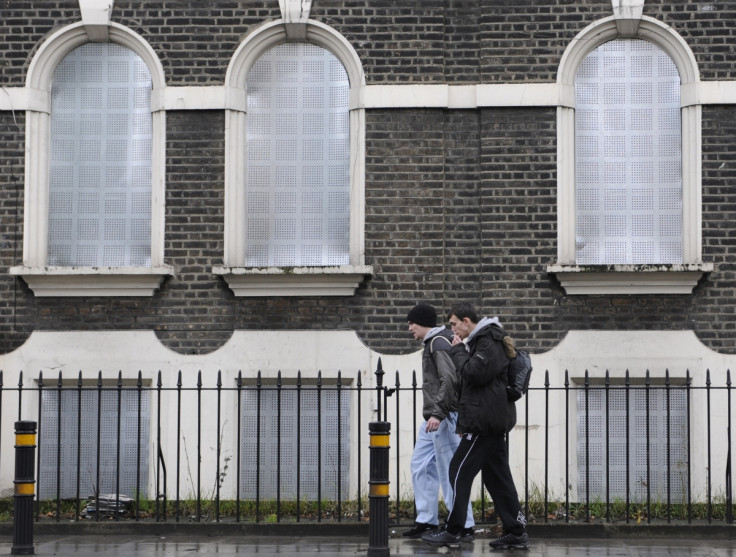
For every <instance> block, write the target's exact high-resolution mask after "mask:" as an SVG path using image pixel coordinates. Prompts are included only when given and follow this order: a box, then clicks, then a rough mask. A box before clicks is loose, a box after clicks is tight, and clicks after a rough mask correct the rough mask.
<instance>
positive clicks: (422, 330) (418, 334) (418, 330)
mask: <svg viewBox="0 0 736 557" xmlns="http://www.w3.org/2000/svg"><path fill="white" fill-rule="evenodd" d="M429 330H430V329H429V327H424V326H423V325H417V324H416V323H412V322H411V321H409V332H410V333H411V334H413V335H414V338H415V339H416V340H424V337H425V336H427V332H428V331H429Z"/></svg>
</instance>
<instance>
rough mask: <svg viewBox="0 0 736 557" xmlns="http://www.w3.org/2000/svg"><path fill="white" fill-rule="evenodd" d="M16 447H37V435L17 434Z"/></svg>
mask: <svg viewBox="0 0 736 557" xmlns="http://www.w3.org/2000/svg"><path fill="white" fill-rule="evenodd" d="M15 445H16V447H27V446H29V445H30V446H32V447H35V446H36V434H35V433H17V434H16V435H15Z"/></svg>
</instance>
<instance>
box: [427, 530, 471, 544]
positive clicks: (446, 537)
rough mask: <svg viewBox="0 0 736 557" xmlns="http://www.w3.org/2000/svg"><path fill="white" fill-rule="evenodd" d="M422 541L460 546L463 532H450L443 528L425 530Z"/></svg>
mask: <svg viewBox="0 0 736 557" xmlns="http://www.w3.org/2000/svg"><path fill="white" fill-rule="evenodd" d="M422 541H423V542H427V543H428V544H429V545H436V546H443V545H444V546H447V547H460V542H461V541H462V534H450V532H448V531H447V530H445V529H444V528H443V529H442V530H435V531H434V532H425V533H424V534H422Z"/></svg>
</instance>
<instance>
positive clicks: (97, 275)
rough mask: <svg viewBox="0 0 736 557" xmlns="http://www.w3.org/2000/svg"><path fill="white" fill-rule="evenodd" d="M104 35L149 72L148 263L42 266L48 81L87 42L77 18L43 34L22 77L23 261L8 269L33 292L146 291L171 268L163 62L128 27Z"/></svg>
mask: <svg viewBox="0 0 736 557" xmlns="http://www.w3.org/2000/svg"><path fill="white" fill-rule="evenodd" d="M107 38H108V40H107V42H111V43H115V44H119V45H121V46H124V47H126V48H128V49H130V50H132V51H133V52H135V53H136V54H138V56H140V57H141V58H142V59H143V61H144V62H145V64H146V66H147V67H148V69H149V71H150V73H151V79H152V88H153V91H152V96H151V97H152V107H151V110H152V120H153V121H152V124H153V142H152V162H151V172H152V184H151V187H152V193H151V196H152V199H151V206H152V214H151V267H146V268H138V267H134V268H127V267H126V268H100V267H94V268H85V267H48V266H47V250H48V209H49V206H48V199H49V149H50V132H51V125H50V123H51V122H50V118H51V84H52V79H53V74H54V70H55V69H56V66H57V65H58V64H59V62H60V61H61V60H62V59H63V58H64V57H65V56H66V55H67V54H69V53H70V52H71V51H72V50H74V49H75V48H77V47H79V46H81V45H83V44H85V43H87V42H90V37H89V35H88V28H87V26H86V25H85V24H84V22H77V23H74V24H71V25H68V26H66V27H63V28H62V29H59V30H58V31H56V32H55V33H53V34H52V35H50V36H49V37H48V38H47V39H46V41H45V42H44V43H43V44H42V45H41V47H40V48H39V49H38V51H37V52H36V54H35V56H34V57H33V60H32V61H31V63H30V65H29V68H28V74H27V76H26V89H27V90H28V92H29V96H30V97H31V98H32V99H34V101H33V102H32V103H30V107H29V110H28V111H27V112H26V172H25V199H24V211H25V213H24V215H25V226H24V231H23V266H22V267H14V268H12V269H11V270H10V272H11V274H14V275H20V276H22V277H23V278H24V279H25V280H26V282H27V283H28V284H29V286H30V287H31V289H32V290H33V291H34V293H35V294H36V295H37V296H85V295H89V291H88V290H87V289H88V288H94V289H95V290H96V291H97V293H98V294H99V295H115V296H139V295H150V294H151V293H152V292H153V290H154V289H155V287H156V286H157V285H158V284H159V283H160V281H161V279H162V276H163V275H165V274H170V273H171V269H170V268H169V267H167V266H166V265H164V200H165V162H166V161H165V152H166V113H165V112H164V111H163V110H162V109H161V108H160V107H157V106H156V99H157V98H158V97H159V91H160V90H161V89H163V88H164V86H165V76H164V71H163V67H162V65H161V63H160V61H159V59H158V57H157V56H156V54H155V52H154V50H153V49H152V48H151V46H150V45H149V44H148V43H147V42H146V41H145V40H144V39H143V38H142V37H141V36H140V35H138V34H137V33H135V32H134V31H132V30H130V29H128V28H126V27H124V26H122V25H119V24H117V23H109V24H108V33H107Z"/></svg>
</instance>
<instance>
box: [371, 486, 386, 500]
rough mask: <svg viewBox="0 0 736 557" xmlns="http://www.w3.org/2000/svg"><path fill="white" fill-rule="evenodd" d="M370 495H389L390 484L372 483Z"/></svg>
mask: <svg viewBox="0 0 736 557" xmlns="http://www.w3.org/2000/svg"><path fill="white" fill-rule="evenodd" d="M369 495H372V496H373V497H388V484H371V487H370V491H369Z"/></svg>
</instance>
